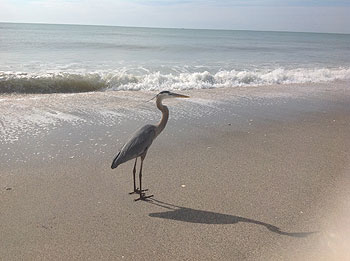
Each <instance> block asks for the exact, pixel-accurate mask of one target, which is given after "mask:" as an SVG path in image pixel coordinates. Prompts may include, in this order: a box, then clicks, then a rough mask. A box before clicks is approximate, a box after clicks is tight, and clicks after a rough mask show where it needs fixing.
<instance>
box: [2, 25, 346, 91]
mask: <svg viewBox="0 0 350 261" xmlns="http://www.w3.org/2000/svg"><path fill="white" fill-rule="evenodd" d="M336 79H350V35H341V34H318V33H289V32H255V31H227V30H188V29H153V28H129V27H110V26H81V25H44V24H8V23H0V93H11V92H21V93H50V92H82V91H105V90H166V89H167V90H169V89H170V90H171V89H202V88H219V87H235V86H250V85H261V84H285V83H304V82H319V81H332V80H336Z"/></svg>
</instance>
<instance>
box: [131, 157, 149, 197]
mask: <svg viewBox="0 0 350 261" xmlns="http://www.w3.org/2000/svg"><path fill="white" fill-rule="evenodd" d="M145 156H146V155H142V156H141V167H140V173H139V180H140V197H139V198H137V199H135V201H137V200H146V199H147V198H150V197H153V195H150V196H145V193H143V191H146V190H142V165H143V160H144V159H145Z"/></svg>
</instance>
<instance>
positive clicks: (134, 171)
mask: <svg viewBox="0 0 350 261" xmlns="http://www.w3.org/2000/svg"><path fill="white" fill-rule="evenodd" d="M136 163H137V157H136V159H135V164H134V169H133V170H132V174H133V178H134V191H132V192H130V193H129V194H135V193H138V190H137V188H136V180H135V176H136Z"/></svg>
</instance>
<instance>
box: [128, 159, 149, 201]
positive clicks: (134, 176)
mask: <svg viewBox="0 0 350 261" xmlns="http://www.w3.org/2000/svg"><path fill="white" fill-rule="evenodd" d="M136 163H137V158H136V159H135V164H134V169H133V171H132V174H133V178H134V191H132V192H130V193H129V194H130V195H131V194H140V193H141V192H143V191H147V190H148V189H144V190H142V191H141V190H139V189H138V188H137V187H136Z"/></svg>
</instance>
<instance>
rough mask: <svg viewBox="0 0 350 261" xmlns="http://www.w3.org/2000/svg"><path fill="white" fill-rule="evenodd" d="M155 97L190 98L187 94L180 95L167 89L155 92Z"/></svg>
mask: <svg viewBox="0 0 350 261" xmlns="http://www.w3.org/2000/svg"><path fill="white" fill-rule="evenodd" d="M156 97H157V99H161V100H163V99H169V98H190V96H187V95H182V94H178V93H174V92H169V91H162V92H160V93H158V94H157V96H156Z"/></svg>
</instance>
